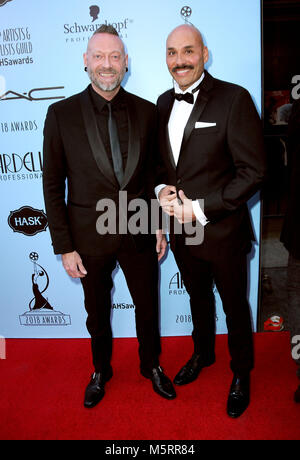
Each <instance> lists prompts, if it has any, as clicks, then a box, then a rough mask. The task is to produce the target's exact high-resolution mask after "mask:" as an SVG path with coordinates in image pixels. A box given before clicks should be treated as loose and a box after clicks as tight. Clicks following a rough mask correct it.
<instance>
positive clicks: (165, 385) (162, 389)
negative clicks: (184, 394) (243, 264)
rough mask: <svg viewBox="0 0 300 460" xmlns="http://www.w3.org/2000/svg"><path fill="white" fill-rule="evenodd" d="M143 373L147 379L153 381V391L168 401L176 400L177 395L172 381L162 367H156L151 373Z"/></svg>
mask: <svg viewBox="0 0 300 460" xmlns="http://www.w3.org/2000/svg"><path fill="white" fill-rule="evenodd" d="M141 373H142V375H143V376H144V377H146V378H147V379H150V380H151V381H152V386H153V390H154V391H155V392H156V393H157V394H159V395H160V396H162V397H163V398H166V399H174V398H176V393H175V390H174V388H173V385H172V382H171V380H170V379H169V378H168V377H167V376H166V375H165V374H164V372H163V370H162V368H161V367H160V366H158V367H154V368H153V369H152V370H151V371H150V372H143V371H142V370H141Z"/></svg>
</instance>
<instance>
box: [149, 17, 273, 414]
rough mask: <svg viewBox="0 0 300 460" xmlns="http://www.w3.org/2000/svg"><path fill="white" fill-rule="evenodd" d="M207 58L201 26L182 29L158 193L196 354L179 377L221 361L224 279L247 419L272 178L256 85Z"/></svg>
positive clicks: (166, 107) (236, 384)
mask: <svg viewBox="0 0 300 460" xmlns="http://www.w3.org/2000/svg"><path fill="white" fill-rule="evenodd" d="M208 59H209V52H208V49H207V47H206V46H205V45H204V43H203V39H202V35H201V33H200V31H199V30H198V29H196V28H195V27H194V26H192V25H187V24H185V25H182V26H179V27H177V28H176V29H174V30H173V31H172V32H171V33H170V35H169V36H168V38H167V44H166V62H167V66H168V69H169V72H170V74H171V76H172V78H173V83H174V87H173V89H171V90H169V91H166V92H165V93H164V94H162V95H161V96H160V97H159V99H158V102H157V106H158V112H159V145H160V147H161V164H160V168H159V176H158V177H157V180H156V184H157V188H156V193H157V196H158V197H159V200H160V203H161V206H162V208H163V209H164V211H165V212H166V213H167V214H168V215H169V216H171V218H170V221H171V222H170V224H171V225H170V228H171V233H170V240H171V248H172V250H173V252H174V255H175V259H176V262H177V264H178V267H179V269H180V271H181V274H182V277H183V281H184V284H185V286H186V289H187V292H188V294H189V296H190V306H191V313H192V319H193V333H192V337H193V348H194V349H193V354H192V356H191V358H190V359H189V361H188V362H187V363H186V364H185V365H184V366H183V368H182V369H181V370H180V371H179V373H178V374H177V375H176V377H175V379H174V383H175V384H177V385H185V384H188V383H191V382H192V381H194V380H195V379H196V378H197V377H198V375H199V373H200V371H201V370H202V369H203V368H204V367H206V366H210V365H211V364H213V363H214V361H215V350H214V345H215V305H214V301H215V299H214V294H213V286H214V284H215V285H216V287H217V289H218V292H219V294H220V297H221V300H222V304H223V309H224V312H225V314H226V321H227V326H228V344H229V351H230V355H231V369H232V371H233V380H232V384H231V387H230V391H229V397H228V403H227V413H228V415H229V416H231V417H239V416H240V415H241V414H242V413H243V412H244V411H245V409H246V408H247V406H248V404H249V401H250V372H251V370H252V368H253V363H254V358H253V341H252V325H251V317H250V309H249V304H248V300H247V253H248V252H249V251H250V249H251V247H252V240H254V234H253V230H252V226H251V221H250V217H249V212H248V208H247V201H248V200H249V198H251V197H252V195H253V194H254V193H255V192H257V191H258V190H259V188H260V186H261V183H262V181H263V178H264V175H265V153H264V145H263V136H262V126H261V121H260V118H259V116H258V114H257V111H256V109H255V106H254V104H253V102H252V99H251V96H250V95H249V93H248V91H246V90H245V89H244V88H242V87H240V86H237V85H234V84H231V83H227V82H223V81H220V80H217V79H215V78H213V77H212V76H211V75H210V74H209V73H208V72H207V71H206V70H205V69H204V67H205V64H206V63H207V62H208ZM174 222H175V223H176V222H177V227H176V225H174ZM178 223H179V224H178ZM178 225H183V228H181V232H180V231H178ZM191 226H194V230H197V228H198V227H199V226H200V227H201V226H202V229H203V227H204V239H203V241H202V242H201V241H196V240H195V241H194V242H192V238H190V236H189V238H187V234H188V235H190V234H191V230H192V228H191ZM176 228H177V230H176ZM174 229H175V230H174ZM180 233H181V234H180ZM195 235H196V233H195Z"/></svg>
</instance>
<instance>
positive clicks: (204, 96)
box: [181, 71, 213, 151]
mask: <svg viewBox="0 0 300 460" xmlns="http://www.w3.org/2000/svg"><path fill="white" fill-rule="evenodd" d="M212 88H213V77H212V76H211V75H210V74H209V73H208V72H207V71H205V77H204V79H203V82H202V83H201V86H200V91H199V94H198V97H197V100H196V102H195V105H194V108H193V110H192V113H191V115H190V118H189V119H188V122H187V124H186V127H185V130H184V134H183V139H182V144H181V151H182V149H183V148H184V146H185V145H186V143H187V141H188V139H189V137H190V135H191V133H192V131H193V130H194V129H195V123H196V121H198V120H199V119H200V117H201V115H202V112H203V110H204V108H205V106H206V104H207V102H208V100H209V97H210V96H209V91H210V90H211V89H212Z"/></svg>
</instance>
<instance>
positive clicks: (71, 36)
mask: <svg viewBox="0 0 300 460" xmlns="http://www.w3.org/2000/svg"><path fill="white" fill-rule="evenodd" d="M100 13H101V15H102V10H101V9H100V7H99V6H98V5H92V6H90V7H89V16H90V17H91V18H92V19H91V23H84V24H82V23H80V22H79V21H77V20H75V21H74V22H72V23H65V24H64V25H63V32H64V36H65V41H66V42H67V43H78V42H81V41H86V42H87V41H88V40H89V39H90V37H91V35H92V34H93V33H94V32H96V30H97V29H98V28H99V27H100V26H101V25H102V24H106V25H112V26H113V27H114V28H115V29H116V30H117V32H118V34H119V36H120V38H122V39H124V38H127V37H128V30H129V26H130V24H131V23H132V22H133V19H130V18H121V19H120V18H118V19H115V18H114V19H113V20H109V19H107V18H103V17H102V16H101V15H100Z"/></svg>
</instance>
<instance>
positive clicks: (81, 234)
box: [43, 25, 176, 408]
mask: <svg viewBox="0 0 300 460" xmlns="http://www.w3.org/2000/svg"><path fill="white" fill-rule="evenodd" d="M84 65H85V70H86V71H87V73H88V75H89V78H90V80H91V84H90V85H89V86H88V87H87V89H86V90H84V91H83V92H82V93H80V94H76V95H74V96H72V97H70V98H67V99H65V100H63V101H60V102H58V103H55V104H53V105H51V106H50V107H49V110H48V113H47V117H46V121H45V129H44V181H43V185H44V197H45V204H46V210H47V216H48V222H49V228H50V232H51V237H52V243H53V248H54V252H55V254H61V255H62V262H63V265H64V268H65V270H66V272H67V273H68V274H69V275H70V276H71V277H73V278H79V279H80V280H81V282H82V286H83V290H84V300H85V308H86V311H87V323H86V324H87V329H88V331H89V333H90V335H91V345H92V357H93V365H94V373H93V374H92V377H91V379H90V383H89V384H88V386H87V388H86V391H85V397H84V406H85V407H86V408H92V407H94V406H95V405H96V404H98V403H99V402H100V401H101V399H102V398H103V396H104V386H105V384H106V382H107V381H108V380H109V379H110V378H111V377H112V366H111V358H112V329H111V323H110V313H111V289H112V287H113V281H112V272H113V270H114V268H115V267H116V263H117V261H118V262H119V264H120V267H121V268H122V270H123V272H124V275H125V278H126V281H127V285H128V288H129V290H130V293H131V296H132V299H133V302H134V304H135V319H136V333H137V338H138V342H139V357H140V371H141V373H142V375H143V376H144V377H146V378H148V379H150V380H151V381H152V385H153V388H154V390H155V391H156V393H158V394H159V395H160V396H162V397H164V398H166V399H173V398H174V397H175V396H176V395H175V391H174V388H173V385H172V382H171V381H170V380H169V379H168V377H167V376H166V375H165V374H164V372H163V370H162V368H161V367H160V365H159V354H160V335H159V324H158V323H159V322H158V260H159V259H160V258H161V257H162V256H163V255H164V251H165V248H166V241H165V239H164V238H163V237H162V236H161V232H159V231H158V232H157V238H156V237H155V233H154V234H153V235H152V234H151V229H150V222H149V227H148V233H147V232H145V230H144V229H143V231H141V230H139V229H138V228H137V229H134V228H133V229H132V231H131V229H130V228H129V226H128V222H126V220H125V222H124V219H123V216H124V215H127V211H128V209H127V205H129V204H130V202H131V200H136V199H139V200H144V201H143V202H144V203H147V204H149V201H150V199H151V197H152V194H154V191H153V190H154V178H153V171H154V158H155V151H154V148H153V146H154V142H155V138H156V108H155V105H154V104H152V103H150V102H148V101H146V100H144V99H141V98H139V97H137V96H135V95H133V94H130V93H128V92H126V91H125V90H124V89H123V88H122V87H121V82H122V80H123V77H124V75H125V73H126V70H127V65H128V56H127V55H126V53H125V50H124V45H123V43H122V41H121V39H120V38H119V36H118V33H117V32H116V30H115V29H114V28H113V27H112V26H106V25H103V26H101V27H100V28H99V29H98V30H97V31H96V32H95V34H94V35H93V36H92V37H91V39H90V41H89V43H88V47H87V51H86V53H85V54H84ZM66 180H67V187H68V188H67V204H66V202H65V198H66V197H65V186H66ZM121 196H122V199H121V203H122V204H120V203H119V198H120V197H121ZM154 197H155V196H154ZM124 200H125V204H124ZM127 200H128V201H127ZM107 206H108V209H107ZM100 211H102V214H101V212H100ZM103 211H105V213H106V214H105V213H104V212H103ZM128 215H129V213H128ZM101 216H102V218H103V216H104V218H103V219H102V220H101ZM106 219H108V221H110V224H109V226H108V227H109V228H107V226H105V225H104V223H105V220H106ZM121 220H122V222H123V224H122V228H121V227H120V225H119V223H120V222H121ZM99 222H100V223H101V222H102V225H100V223H99ZM123 365H124V366H125V371H126V365H127V364H126V363H124V364H123ZM125 375H126V373H125Z"/></svg>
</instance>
